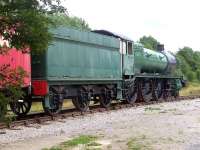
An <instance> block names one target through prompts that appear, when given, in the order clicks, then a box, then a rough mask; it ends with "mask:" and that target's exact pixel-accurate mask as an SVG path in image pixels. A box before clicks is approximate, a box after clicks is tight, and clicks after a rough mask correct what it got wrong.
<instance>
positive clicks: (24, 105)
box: [10, 97, 32, 117]
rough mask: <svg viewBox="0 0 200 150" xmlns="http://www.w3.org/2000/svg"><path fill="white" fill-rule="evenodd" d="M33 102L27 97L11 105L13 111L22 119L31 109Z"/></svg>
mask: <svg viewBox="0 0 200 150" xmlns="http://www.w3.org/2000/svg"><path fill="white" fill-rule="evenodd" d="M31 105H32V102H31V101H30V100H29V99H28V97H25V98H24V99H21V100H17V101H16V102H11V103H10V108H11V110H12V111H13V112H14V113H15V114H16V115H17V116H20V117H23V116H25V115H26V114H27V113H28V112H29V111H30V109H31Z"/></svg>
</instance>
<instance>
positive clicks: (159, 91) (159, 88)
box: [153, 82, 162, 100]
mask: <svg viewBox="0 0 200 150" xmlns="http://www.w3.org/2000/svg"><path fill="white" fill-rule="evenodd" d="M154 87H155V90H154V94H153V96H154V99H155V100H160V98H161V97H162V82H158V83H157V84H156V85H155V86H154Z"/></svg>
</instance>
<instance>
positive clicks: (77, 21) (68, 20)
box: [49, 13, 91, 30]
mask: <svg viewBox="0 0 200 150" xmlns="http://www.w3.org/2000/svg"><path fill="white" fill-rule="evenodd" d="M49 18H50V19H51V20H52V21H53V22H55V24H56V25H57V26H65V27H73V28H76V29H81V30H91V29H90V27H89V25H88V23H87V22H86V21H85V20H83V19H82V18H78V17H71V16H69V15H67V14H64V13H56V14H53V15H49Z"/></svg>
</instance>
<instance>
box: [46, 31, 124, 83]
mask: <svg viewBox="0 0 200 150" xmlns="http://www.w3.org/2000/svg"><path fill="white" fill-rule="evenodd" d="M59 31H60V30H59ZM63 33H65V36H64V35H63ZM68 33H69V34H68ZM97 43H98V44H97ZM47 78H48V79H51V80H70V79H76V78H77V79H80V80H87V79H90V80H91V79H94V80H96V79H99V80H106V79H109V80H117V79H118V80H120V79H121V69H120V53H119V41H118V40H117V39H114V38H109V37H107V36H102V35H98V34H94V33H90V32H81V31H77V30H70V31H69V30H68V29H67V31H65V30H64V31H63V32H62V34H61V36H60V37H59V36H58V33H57V34H56V37H55V39H54V42H53V44H52V45H51V46H50V47H49V49H48V51H47Z"/></svg>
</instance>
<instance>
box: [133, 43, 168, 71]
mask: <svg viewBox="0 0 200 150" xmlns="http://www.w3.org/2000/svg"><path fill="white" fill-rule="evenodd" d="M134 52H135V53H134V54H135V70H136V73H141V72H146V73H163V72H164V71H165V69H166V68H167V65H168V61H167V57H166V56H165V55H164V54H162V53H160V52H156V51H153V50H149V49H145V48H143V46H142V45H140V44H134Z"/></svg>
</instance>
